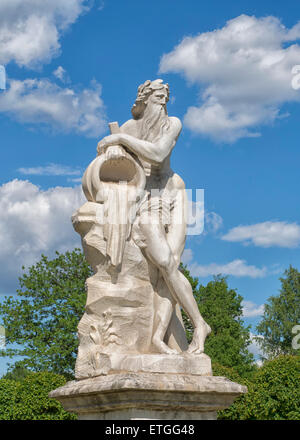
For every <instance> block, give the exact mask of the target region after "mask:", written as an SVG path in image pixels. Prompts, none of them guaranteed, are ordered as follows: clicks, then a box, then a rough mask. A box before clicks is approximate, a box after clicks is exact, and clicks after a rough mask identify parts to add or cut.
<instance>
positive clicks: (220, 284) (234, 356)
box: [182, 266, 255, 375]
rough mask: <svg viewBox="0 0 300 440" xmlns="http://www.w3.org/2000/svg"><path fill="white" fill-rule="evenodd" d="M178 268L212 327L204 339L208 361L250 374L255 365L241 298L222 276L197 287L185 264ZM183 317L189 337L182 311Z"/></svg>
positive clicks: (189, 324)
mask: <svg viewBox="0 0 300 440" xmlns="http://www.w3.org/2000/svg"><path fill="white" fill-rule="evenodd" d="M182 271H183V273H184V275H185V276H186V277H187V278H188V280H189V281H190V283H191V285H192V287H193V293H194V296H195V299H196V301H197V303H198V306H199V310H200V313H201V315H202V316H203V318H204V319H205V321H206V322H207V323H208V324H209V325H210V327H211V329H212V332H211V334H210V335H209V336H208V337H207V339H206V343H205V353H206V354H208V356H210V357H211V359H212V362H218V363H219V364H221V365H223V366H225V367H232V368H234V369H235V370H236V371H238V372H239V374H241V375H249V374H251V373H252V372H253V370H254V369H255V365H254V358H253V355H252V354H251V353H249V351H248V346H249V344H250V342H251V341H250V326H248V327H245V326H244V322H243V320H242V314H243V309H242V304H241V303H242V300H243V297H242V296H241V295H239V294H237V292H236V291H235V290H234V289H230V288H229V287H228V284H227V279H226V277H223V276H220V275H218V276H216V277H214V279H213V281H210V282H209V283H208V284H207V285H206V286H203V285H199V286H198V279H197V278H193V277H191V275H190V273H189V271H188V270H187V268H186V267H183V266H182ZM183 318H184V322H185V326H186V330H187V334H188V337H189V339H191V337H192V332H193V330H192V326H191V323H190V322H189V320H188V318H187V316H186V315H185V313H183Z"/></svg>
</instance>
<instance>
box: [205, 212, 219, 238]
mask: <svg viewBox="0 0 300 440" xmlns="http://www.w3.org/2000/svg"><path fill="white" fill-rule="evenodd" d="M204 217H205V231H206V232H211V233H213V234H215V233H216V232H218V230H219V229H220V228H222V226H223V219H222V217H221V216H220V215H219V214H217V213H216V212H213V211H206V212H205V216H204Z"/></svg>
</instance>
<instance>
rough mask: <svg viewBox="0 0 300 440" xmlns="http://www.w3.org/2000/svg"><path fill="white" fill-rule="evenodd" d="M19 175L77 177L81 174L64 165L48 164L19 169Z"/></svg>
mask: <svg viewBox="0 0 300 440" xmlns="http://www.w3.org/2000/svg"><path fill="white" fill-rule="evenodd" d="M18 171H19V173H21V174H26V175H35V176H78V175H79V174H82V172H81V171H80V170H74V169H73V168H71V167H69V166H65V165H59V164H56V163H50V164H49V165H46V166H44V167H32V168H19V169H18Z"/></svg>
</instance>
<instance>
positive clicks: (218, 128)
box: [160, 15, 300, 143]
mask: <svg viewBox="0 0 300 440" xmlns="http://www.w3.org/2000/svg"><path fill="white" fill-rule="evenodd" d="M299 38H300V22H299V23H298V24H296V25H295V26H294V27H292V28H291V29H287V28H286V27H285V26H284V25H283V24H282V23H281V22H280V21H279V20H278V19H277V18H276V17H271V16H270V17H264V18H256V17H255V16H251V17H250V16H247V15H241V16H239V17H236V18H234V19H232V20H230V21H228V22H227V23H226V25H225V26H224V27H223V28H221V29H216V30H214V31H212V32H205V33H200V34H198V35H197V36H195V37H185V38H184V39H183V40H182V41H181V43H180V44H179V45H178V46H176V47H175V48H174V49H173V50H172V51H171V52H170V53H168V54H164V55H163V57H162V59H161V63H160V72H161V73H167V72H174V73H181V74H182V75H183V76H184V77H185V78H186V79H187V81H188V82H189V83H196V84H198V85H199V86H200V89H199V97H200V102H199V105H198V106H192V107H189V108H188V110H187V113H186V115H185V118H184V122H185V124H186V126H187V127H189V128H190V129H191V130H192V131H193V132H194V133H198V134H202V135H207V136H210V137H211V138H213V139H214V140H216V141H223V142H229V143H230V142H234V141H236V140H237V139H239V138H242V137H253V136H259V132H258V131H257V128H258V127H259V126H260V125H263V124H269V123H271V122H273V121H275V120H276V119H277V118H279V117H283V116H284V115H281V114H280V105H282V104H283V103H285V102H288V101H298V102H299V100H300V93H299V91H298V90H294V89H293V87H292V85H291V82H292V78H293V76H292V73H291V70H292V68H293V66H294V65H297V64H299V60H300V46H299V45H298V44H294V42H295V41H296V40H298V39H299Z"/></svg>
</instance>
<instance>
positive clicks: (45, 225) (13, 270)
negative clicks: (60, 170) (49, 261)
mask: <svg viewBox="0 0 300 440" xmlns="http://www.w3.org/2000/svg"><path fill="white" fill-rule="evenodd" d="M84 201H85V199H84V196H83V193H82V190H81V188H80V187H75V188H63V187H55V188H51V189H48V190H47V191H43V190H41V189H40V188H39V187H37V186H36V185H33V184H32V183H30V182H29V181H24V180H17V179H16V180H13V181H10V182H8V183H6V184H4V185H2V186H0V231H1V233H0V280H1V285H0V289H1V290H0V293H7V292H11V291H13V288H14V287H16V284H17V277H18V276H19V274H20V270H21V266H22V265H25V266H29V265H31V264H33V263H34V262H36V261H37V260H38V259H39V258H40V255H41V253H45V254H47V255H50V254H51V253H54V251H55V250H58V251H61V252H64V251H66V250H68V249H69V250H70V249H73V248H74V246H80V238H79V236H78V234H77V233H76V232H75V231H74V230H73V227H72V223H71V215H72V214H73V213H74V212H75V211H76V209H78V208H79V207H80V206H81V205H82V204H83V203H84Z"/></svg>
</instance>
